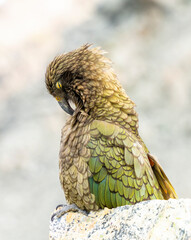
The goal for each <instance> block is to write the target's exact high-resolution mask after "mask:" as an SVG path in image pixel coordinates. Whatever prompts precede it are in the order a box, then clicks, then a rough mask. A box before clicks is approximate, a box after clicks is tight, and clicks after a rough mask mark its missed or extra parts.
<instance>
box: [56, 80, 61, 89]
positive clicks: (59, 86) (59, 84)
mask: <svg viewBox="0 0 191 240" xmlns="http://www.w3.org/2000/svg"><path fill="white" fill-rule="evenodd" d="M56 88H58V89H60V88H62V84H61V82H60V81H58V82H57V83H56Z"/></svg>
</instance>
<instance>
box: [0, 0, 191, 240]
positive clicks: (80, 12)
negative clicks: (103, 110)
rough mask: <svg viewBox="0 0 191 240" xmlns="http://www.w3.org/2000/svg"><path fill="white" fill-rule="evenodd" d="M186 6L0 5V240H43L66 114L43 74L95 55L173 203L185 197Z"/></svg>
mask: <svg viewBox="0 0 191 240" xmlns="http://www.w3.org/2000/svg"><path fill="white" fill-rule="evenodd" d="M190 22H191V1H189V0H169V1H164V0H160V1H159V0H158V1H157V0H153V1H151V0H118V1H114V0H103V1H100V0H93V1H88V0H64V1H61V0H56V1H52V0H48V1H47V0H46V1H45V0H42V1H37V0H33V1H32V0H28V1H24V0H17V1H13V0H0V30H1V33H0V34H1V37H0V55H1V58H0V196H1V197H0V212H1V214H0V239H4V240H8V239H14V240H17V239H29V240H30V239H42V240H44V239H47V238H48V225H49V218H50V213H51V211H52V209H54V208H55V206H56V205H57V204H59V203H62V202H64V194H63V192H62V190H61V187H60V184H59V180H58V152H59V143H60V130H61V128H62V126H63V125H64V123H65V119H66V117H67V116H66V114H65V113H64V112H63V111H62V110H61V108H60V107H59V106H58V104H57V103H56V101H55V100H54V99H53V98H52V97H51V96H50V95H49V94H48V93H47V91H46V88H45V84H44V73H45V71H46V66H47V64H48V63H49V62H50V61H51V60H52V59H53V57H54V56H55V55H57V54H60V53H63V52H65V51H69V50H72V49H74V48H77V47H79V46H80V45H82V44H84V43H87V42H88V43H93V44H94V45H95V46H101V47H102V48H104V49H105V50H106V51H107V52H108V57H109V58H110V59H112V61H113V63H114V69H115V70H116V72H117V74H118V78H119V80H120V82H121V83H122V85H123V87H124V88H125V89H126V91H127V93H128V95H129V96H130V97H131V98H132V99H133V100H134V102H135V103H136V104H137V111H138V113H139V119H140V134H141V136H142V138H143V139H144V141H145V143H146V145H147V146H148V148H149V150H150V151H151V153H152V154H154V155H156V156H157V157H158V159H159V161H160V163H161V165H162V166H163V167H164V169H165V172H166V173H167V175H168V177H169V178H170V180H171V182H172V184H173V185H174V187H175V189H176V191H177V194H178V196H179V197H191V187H190V171H191V162H190V160H189V159H190V155H191V108H190V106H191V79H190V78H191V77H190V76H191V24H190Z"/></svg>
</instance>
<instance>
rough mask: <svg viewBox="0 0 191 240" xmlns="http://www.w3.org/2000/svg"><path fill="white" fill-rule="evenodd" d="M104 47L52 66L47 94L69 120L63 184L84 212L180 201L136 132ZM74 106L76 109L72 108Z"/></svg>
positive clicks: (131, 110) (63, 137)
mask: <svg viewBox="0 0 191 240" xmlns="http://www.w3.org/2000/svg"><path fill="white" fill-rule="evenodd" d="M105 53H106V52H105V51H104V50H102V49H101V48H100V47H93V46H92V45H91V44H85V45H83V46H81V47H79V48H78V49H75V50H73V51H70V52H68V53H64V54H61V55H59V56H57V57H55V58H54V59H53V61H52V62H51V63H50V64H49V65H48V67H47V70H46V74H45V83H46V87H47V89H48V92H49V93H50V94H51V95H52V96H53V97H54V98H55V99H56V100H57V102H58V103H59V105H60V106H61V108H62V109H63V110H64V111H65V112H66V113H67V114H69V115H70V116H69V118H68V119H67V121H66V123H65V126H64V127H63V129H62V131H61V142H60V153H59V179H60V183H61V186H62V188H63V190H64V193H65V198H66V200H67V201H68V203H69V204H74V205H75V206H77V208H79V209H81V210H85V211H92V210H93V211H97V210H99V209H103V208H105V207H107V208H110V209H111V208H116V207H118V206H123V205H133V204H136V203H139V202H141V201H145V200H153V199H164V200H167V199H169V198H174V199H176V198H177V194H176V192H175V190H174V188H173V186H172V184H171V183H170V181H169V179H168V177H167V176H166V174H165V172H164V170H163V169H162V167H161V165H160V164H159V162H158V160H157V159H156V158H155V157H154V156H153V155H152V154H151V153H150V152H149V150H148V149H147V147H146V145H145V143H144V142H143V140H142V138H141V137H140V135H139V132H138V124H139V123H138V114H137V112H136V111H135V103H134V102H133V101H132V100H131V99H130V97H129V96H128V95H127V94H126V92H125V90H124V89H123V87H122V85H121V84H120V82H119V80H118V78H117V76H116V74H115V72H114V70H113V68H112V62H111V61H110V60H109V59H108V58H107V57H106V56H105ZM72 104H73V106H72Z"/></svg>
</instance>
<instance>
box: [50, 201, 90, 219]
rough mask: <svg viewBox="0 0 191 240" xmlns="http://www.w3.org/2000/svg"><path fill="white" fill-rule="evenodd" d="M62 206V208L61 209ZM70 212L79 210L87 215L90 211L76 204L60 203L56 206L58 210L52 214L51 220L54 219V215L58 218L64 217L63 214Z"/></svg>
mask: <svg viewBox="0 0 191 240" xmlns="http://www.w3.org/2000/svg"><path fill="white" fill-rule="evenodd" d="M59 208H60V209H59ZM68 212H79V213H82V214H83V215H85V216H87V215H88V212H87V211H85V210H81V209H80V208H78V207H77V206H76V205H75V204H71V205H63V204H60V205H58V206H57V207H56V212H55V213H53V214H52V216H51V221H53V220H54V217H55V216H56V217H57V218H60V217H62V216H63V215H65V214H66V213H68Z"/></svg>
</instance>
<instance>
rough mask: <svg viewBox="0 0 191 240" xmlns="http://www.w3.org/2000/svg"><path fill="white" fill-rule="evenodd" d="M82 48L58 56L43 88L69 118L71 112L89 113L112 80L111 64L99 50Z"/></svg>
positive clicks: (47, 74)
mask: <svg viewBox="0 0 191 240" xmlns="http://www.w3.org/2000/svg"><path fill="white" fill-rule="evenodd" d="M89 47H90V45H87V44H86V45H84V46H82V47H80V48H79V49H76V50H74V51H72V52H69V53H65V54H62V55H59V56H57V57H56V58H55V59H54V60H53V61H52V62H51V63H50V64H49V66H48V68H47V71H46V86H47V89H48V91H49V92H50V94H51V95H53V96H54V97H55V98H56V100H57V101H58V103H59V104H60V106H61V107H62V108H63V109H64V110H65V111H66V112H67V113H69V114H70V115H72V114H73V112H74V109H72V107H71V105H70V101H72V102H73V103H74V104H75V106H76V109H83V110H84V111H86V112H88V111H89V110H90V109H91V108H92V107H93V106H94V102H95V101H96V99H97V98H98V97H99V96H100V95H101V94H102V92H103V89H104V86H106V85H107V84H105V83H106V81H109V82H110V83H109V84H111V81H110V80H111V79H112V78H114V76H115V75H114V73H113V71H112V68H111V62H110V60H109V59H107V58H106V57H105V56H104V55H103V53H104V52H103V51H102V50H100V48H89Z"/></svg>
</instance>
